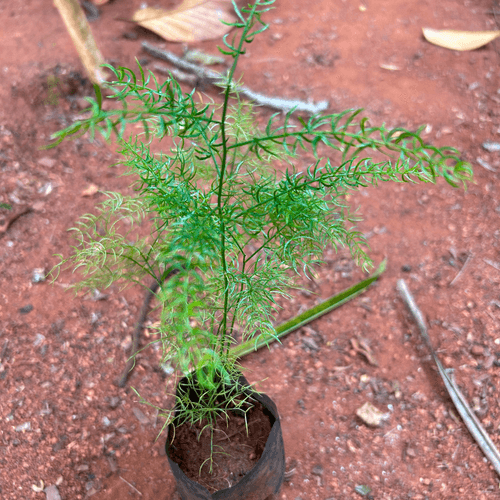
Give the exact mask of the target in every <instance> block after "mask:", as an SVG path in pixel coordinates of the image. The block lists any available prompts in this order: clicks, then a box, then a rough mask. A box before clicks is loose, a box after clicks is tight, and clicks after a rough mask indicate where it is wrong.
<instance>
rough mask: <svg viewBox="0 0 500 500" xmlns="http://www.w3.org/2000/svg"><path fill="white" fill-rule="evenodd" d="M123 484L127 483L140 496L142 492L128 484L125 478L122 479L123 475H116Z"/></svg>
mask: <svg viewBox="0 0 500 500" xmlns="http://www.w3.org/2000/svg"><path fill="white" fill-rule="evenodd" d="M118 477H119V478H120V479H121V480H122V481H123V482H124V483H125V484H128V485H129V486H130V487H131V488H132V489H133V490H134V491H135V492H136V493H138V494H139V495H140V496H141V497H142V493H141V492H140V491H139V490H138V489H137V488H136V487H135V486H134V485H133V484H130V483H129V482H128V481H127V480H126V479H123V477H121V476H118Z"/></svg>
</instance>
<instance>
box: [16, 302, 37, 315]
mask: <svg viewBox="0 0 500 500" xmlns="http://www.w3.org/2000/svg"><path fill="white" fill-rule="evenodd" d="M33 309H34V308H33V305H32V304H26V305H25V306H23V307H21V308H20V309H19V312H20V313H21V314H28V313H30V312H31V311H33Z"/></svg>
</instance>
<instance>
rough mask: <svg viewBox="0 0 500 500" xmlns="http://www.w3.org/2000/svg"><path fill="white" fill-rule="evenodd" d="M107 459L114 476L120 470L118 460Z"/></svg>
mask: <svg viewBox="0 0 500 500" xmlns="http://www.w3.org/2000/svg"><path fill="white" fill-rule="evenodd" d="M165 455H166V453H165ZM107 458H108V464H109V469H110V470H111V472H112V473H113V474H114V473H115V472H116V471H117V470H118V464H117V463H116V460H115V459H114V458H113V457H107Z"/></svg>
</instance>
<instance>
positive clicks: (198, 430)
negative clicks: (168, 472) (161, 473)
mask: <svg viewBox="0 0 500 500" xmlns="http://www.w3.org/2000/svg"><path fill="white" fill-rule="evenodd" d="M246 410H247V411H246V412H245V413H243V412H240V413H239V414H238V413H235V412H234V411H232V410H228V411H226V412H225V414H221V415H219V416H218V417H217V419H216V422H215V425H213V426H211V425H209V423H208V421H207V420H202V421H201V422H197V423H195V424H193V425H191V424H190V423H184V424H182V425H179V426H178V427H176V429H175V435H174V439H173V441H172V443H171V444H170V450H171V451H170V458H171V459H172V460H173V461H174V462H176V463H177V464H178V465H179V467H180V468H181V470H182V471H183V472H184V474H186V476H187V477H189V478H190V479H192V480H193V481H197V482H198V483H200V484H201V485H203V486H204V487H205V488H207V490H208V491H210V492H211V493H214V492H216V491H218V490H223V489H225V488H230V487H231V486H234V485H235V484H236V483H237V482H238V481H240V479H242V478H243V477H244V476H245V475H246V474H247V473H248V472H249V471H250V470H251V469H252V467H253V466H254V465H255V464H256V463H257V461H258V460H259V459H260V457H261V456H262V452H263V451H264V446H265V445H266V441H267V438H268V437H269V433H270V432H271V422H270V420H269V416H268V415H266V414H265V413H264V411H263V408H262V405H261V404H260V403H259V402H255V404H254V405H252V406H248V407H247V408H246ZM242 413H243V414H242Z"/></svg>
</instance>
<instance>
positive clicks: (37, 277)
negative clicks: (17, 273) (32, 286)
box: [31, 267, 45, 283]
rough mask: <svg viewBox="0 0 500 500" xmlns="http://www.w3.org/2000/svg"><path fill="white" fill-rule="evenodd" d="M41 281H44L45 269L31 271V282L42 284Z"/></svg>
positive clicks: (38, 268)
mask: <svg viewBox="0 0 500 500" xmlns="http://www.w3.org/2000/svg"><path fill="white" fill-rule="evenodd" d="M42 281H45V269H43V268H41V267H37V268H36V269H33V272H32V273H31V282H32V283H42Z"/></svg>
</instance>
